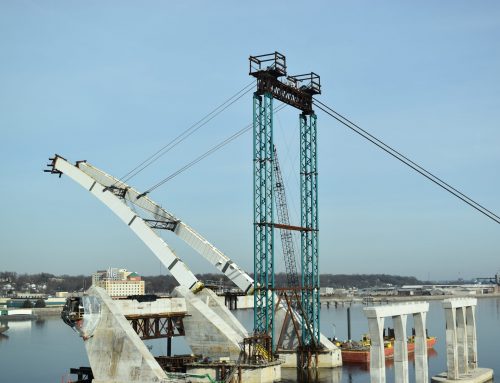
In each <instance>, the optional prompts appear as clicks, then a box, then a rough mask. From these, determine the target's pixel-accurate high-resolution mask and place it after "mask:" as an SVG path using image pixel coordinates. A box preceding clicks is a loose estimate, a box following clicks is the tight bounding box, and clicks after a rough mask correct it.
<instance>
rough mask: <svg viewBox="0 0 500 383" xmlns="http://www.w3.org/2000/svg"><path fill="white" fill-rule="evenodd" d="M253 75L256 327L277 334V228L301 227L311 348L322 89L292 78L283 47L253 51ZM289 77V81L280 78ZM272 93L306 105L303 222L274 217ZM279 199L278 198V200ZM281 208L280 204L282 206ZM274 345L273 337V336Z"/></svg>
mask: <svg viewBox="0 0 500 383" xmlns="http://www.w3.org/2000/svg"><path fill="white" fill-rule="evenodd" d="M249 73H250V75H251V76H253V77H255V78H256V79H257V91H256V92H255V94H254V102H253V117H254V118H253V127H254V272H255V295H254V297H255V298H254V299H255V309H254V330H255V332H256V333H263V332H267V334H269V335H270V336H271V339H273V336H274V334H273V323H274V315H273V314H274V312H273V310H272V309H273V307H272V302H271V301H270V298H269V295H270V294H269V290H272V289H274V243H273V239H274V237H273V228H274V227H283V228H286V229H289V230H300V232H301V306H302V310H303V321H302V335H301V338H302V339H301V341H302V347H303V348H304V350H305V351H307V352H310V351H313V352H314V349H316V348H317V347H318V346H319V344H320V328H319V326H320V325H319V311H320V303H319V271H318V187H317V178H318V172H317V140H316V131H317V123H316V120H317V118H316V115H315V114H314V111H313V109H312V106H313V95H316V94H320V93H321V85H320V78H319V76H318V75H317V74H316V73H313V72H311V73H309V74H304V75H298V76H288V77H287V66H286V58H285V56H284V55H282V54H280V53H279V52H274V53H272V54H267V55H260V56H250V72H249ZM280 78H286V81H283V80H280ZM273 98H276V99H278V100H280V101H282V102H284V103H286V104H288V105H291V106H293V107H295V108H297V109H299V110H301V112H302V113H301V115H300V205H301V226H300V227H292V226H290V225H286V224H284V223H282V224H281V225H280V224H275V223H274V222H273V203H274V192H273V187H274V186H275V183H274V177H275V174H274V172H275V166H274V163H273V162H274V145H273V120H272V116H273V110H272V109H273ZM278 202H279V201H278ZM277 207H279V206H277ZM273 346H274V341H273Z"/></svg>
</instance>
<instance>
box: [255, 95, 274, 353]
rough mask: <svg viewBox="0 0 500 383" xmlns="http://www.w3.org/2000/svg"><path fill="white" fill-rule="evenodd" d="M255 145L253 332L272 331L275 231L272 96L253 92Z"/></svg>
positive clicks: (269, 332) (265, 332) (271, 334)
mask: <svg viewBox="0 0 500 383" xmlns="http://www.w3.org/2000/svg"><path fill="white" fill-rule="evenodd" d="M253 142H254V147H253V151H254V156H253V157H254V273H255V276H254V287H255V290H254V331H255V333H256V334H270V336H271V345H272V344H273V339H272V338H273V329H274V305H273V301H274V299H273V289H274V230H273V218H274V217H273V200H274V196H273V183H274V179H273V178H274V177H273V174H274V171H273V157H274V155H273V97H272V95H271V94H270V93H265V94H263V95H262V96H261V95H259V94H257V93H255V94H254V98H253Z"/></svg>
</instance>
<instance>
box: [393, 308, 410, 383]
mask: <svg viewBox="0 0 500 383" xmlns="http://www.w3.org/2000/svg"><path fill="white" fill-rule="evenodd" d="M406 318H407V316H406V315H405V314H402V315H396V316H393V317H392V323H393V324H394V373H395V381H396V382H398V383H399V382H401V383H408V344H407V341H406Z"/></svg>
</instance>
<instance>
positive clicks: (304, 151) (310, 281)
mask: <svg viewBox="0 0 500 383" xmlns="http://www.w3.org/2000/svg"><path fill="white" fill-rule="evenodd" d="M317 164H318V161H317V140H316V115H315V114H311V115H306V114H301V115H300V208H301V214H300V216H301V226H302V227H303V228H306V229H308V230H302V231H301V268H302V280H301V282H302V308H303V315H304V321H303V322H302V343H303V344H304V345H317V344H319V335H320V330H319V312H320V302H319V269H318V171H317ZM306 326H310V331H307V328H306Z"/></svg>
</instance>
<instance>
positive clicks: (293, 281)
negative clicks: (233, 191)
mask: <svg viewBox="0 0 500 383" xmlns="http://www.w3.org/2000/svg"><path fill="white" fill-rule="evenodd" d="M274 176H275V183H274V194H275V198H276V212H277V214H278V222H279V223H280V224H283V225H285V226H290V216H289V214H288V204H287V200H286V193H285V183H284V182H283V174H281V168H280V164H279V161H278V152H277V150H276V146H274ZM280 237H281V246H282V248H283V257H284V261H285V270H286V279H287V284H288V287H291V288H294V287H300V282H299V275H298V273H297V262H296V256H295V247H294V245H293V237H292V231H291V230H287V229H280Z"/></svg>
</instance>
